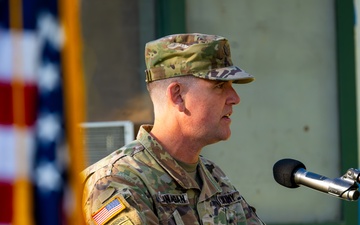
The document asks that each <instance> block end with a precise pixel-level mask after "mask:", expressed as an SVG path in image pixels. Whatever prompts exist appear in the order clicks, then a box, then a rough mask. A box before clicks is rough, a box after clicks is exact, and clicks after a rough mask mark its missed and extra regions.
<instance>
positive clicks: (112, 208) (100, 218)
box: [92, 198, 126, 225]
mask: <svg viewBox="0 0 360 225" xmlns="http://www.w3.org/2000/svg"><path fill="white" fill-rule="evenodd" d="M125 208H126V206H125V205H124V204H123V203H122V202H121V201H120V200H119V199H118V198H114V199H113V200H111V201H110V202H109V203H108V204H106V205H105V206H104V207H103V208H102V209H100V210H99V211H98V212H96V213H95V214H94V215H93V216H92V218H93V220H94V221H95V223H96V224H97V225H102V224H104V223H105V222H107V221H109V220H110V219H111V218H113V217H114V216H115V215H117V214H118V213H119V212H121V211H122V210H124V209H125Z"/></svg>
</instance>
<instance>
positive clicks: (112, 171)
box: [82, 33, 264, 225]
mask: <svg viewBox="0 0 360 225" xmlns="http://www.w3.org/2000/svg"><path fill="white" fill-rule="evenodd" d="M145 61H146V67H147V70H146V71H145V72H146V82H147V87H148V91H149V94H150V97H151V100H152V102H153V105H154V115H155V121H154V125H153V126H151V125H143V126H141V128H140V130H139V133H138V135H137V138H136V140H134V141H133V142H132V143H130V144H128V145H126V146H124V147H122V148H120V149H119V150H117V151H115V152H113V153H112V154H110V155H109V156H108V157H105V158H104V159H102V160H100V161H99V162H97V163H95V164H94V165H92V166H90V167H89V168H87V169H86V170H84V171H83V173H82V178H83V179H84V194H83V206H84V214H85V218H86V222H87V224H96V225H103V224H111V225H118V224H123V225H125V224H134V225H138V224H149V225H153V224H186V225H192V224H194V225H195V224H242V225H245V224H251V225H255V224H264V223H263V222H261V220H260V219H259V218H258V216H257V215H256V214H255V209H254V208H252V207H251V206H249V205H248V204H247V202H246V201H245V200H244V198H243V197H242V196H241V194H240V193H239V192H238V191H237V190H236V188H235V187H234V186H233V185H232V184H231V182H230V181H229V179H228V178H227V177H226V175H225V174H224V173H223V171H222V170H221V169H220V168H219V167H218V166H217V165H215V164H214V163H213V162H212V161H210V160H208V159H206V158H204V157H202V156H200V152H201V150H202V148H203V147H205V146H207V145H210V144H213V143H216V142H218V141H222V140H227V139H228V138H229V137H230V134H231V130H230V123H231V114H232V112H233V106H234V105H236V104H238V103H239V102H240V98H239V96H238V95H237V93H236V91H235V90H234V88H233V86H232V85H233V83H240V84H242V83H249V82H251V81H253V79H254V78H253V76H251V75H249V74H248V73H246V72H245V71H243V70H242V69H240V68H239V67H236V66H234V65H233V63H232V61H231V54H230V47H229V44H228V41H227V40H226V39H225V38H223V37H220V36H217V35H207V34H198V33H195V34H176V35H170V36H166V37H163V38H160V39H158V40H155V41H152V42H149V43H147V44H146V46H145Z"/></svg>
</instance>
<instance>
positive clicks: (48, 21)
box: [38, 13, 64, 50]
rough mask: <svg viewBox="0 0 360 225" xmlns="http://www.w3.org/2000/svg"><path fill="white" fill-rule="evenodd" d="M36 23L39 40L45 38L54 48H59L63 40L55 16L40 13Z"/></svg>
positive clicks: (62, 34)
mask: <svg viewBox="0 0 360 225" xmlns="http://www.w3.org/2000/svg"><path fill="white" fill-rule="evenodd" d="M38 25H39V28H40V30H39V35H40V40H41V41H45V40H47V41H49V43H50V44H51V45H52V46H53V47H54V48H55V49H58V50H60V48H61V46H62V45H63V42H64V32H63V30H62V29H61V27H60V25H59V22H58V21H57V20H56V18H55V17H54V16H53V15H51V14H50V13H42V14H41V15H40V16H39V19H38Z"/></svg>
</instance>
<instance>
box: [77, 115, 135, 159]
mask: <svg viewBox="0 0 360 225" xmlns="http://www.w3.org/2000/svg"><path fill="white" fill-rule="evenodd" d="M81 127H82V129H83V131H84V145H85V150H86V155H87V162H88V165H91V164H93V163H95V162H97V161H98V160H100V159H102V158H104V157H105V156H107V155H109V154H110V153H111V152H113V151H115V150H116V149H119V148H121V147H122V146H124V145H126V144H128V143H130V142H131V141H133V140H134V124H133V122H131V121H110V122H89V123H83V124H82V125H81Z"/></svg>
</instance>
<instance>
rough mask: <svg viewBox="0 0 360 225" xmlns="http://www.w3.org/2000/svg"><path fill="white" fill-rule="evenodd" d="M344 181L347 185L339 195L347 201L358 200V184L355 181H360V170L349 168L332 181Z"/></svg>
mask: <svg viewBox="0 0 360 225" xmlns="http://www.w3.org/2000/svg"><path fill="white" fill-rule="evenodd" d="M344 182H345V183H347V185H348V187H347V188H346V189H345V190H343V192H342V193H340V194H339V196H340V197H342V198H343V199H346V200H349V201H356V200H358V198H359V191H358V188H359V186H358V184H357V182H360V170H358V169H353V168H350V169H348V171H347V172H346V173H345V174H344V175H343V176H342V177H340V178H336V179H334V183H338V184H344ZM343 187H344V186H343Z"/></svg>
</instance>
